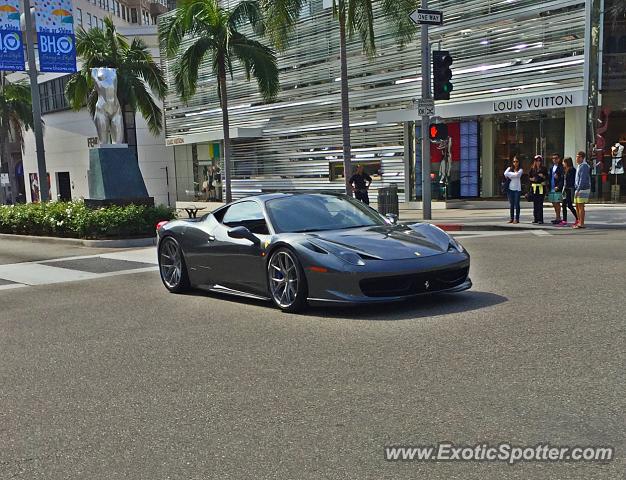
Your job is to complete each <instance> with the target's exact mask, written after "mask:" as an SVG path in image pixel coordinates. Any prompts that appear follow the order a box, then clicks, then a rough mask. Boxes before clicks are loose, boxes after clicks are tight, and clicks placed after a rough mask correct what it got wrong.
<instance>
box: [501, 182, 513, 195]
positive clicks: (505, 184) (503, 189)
mask: <svg viewBox="0 0 626 480" xmlns="http://www.w3.org/2000/svg"><path fill="white" fill-rule="evenodd" d="M510 187H511V179H510V178H506V179H505V180H504V181H503V182H502V183H501V184H500V193H501V194H502V195H507V194H508V193H509V189H510Z"/></svg>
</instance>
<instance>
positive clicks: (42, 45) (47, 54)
mask: <svg viewBox="0 0 626 480" xmlns="http://www.w3.org/2000/svg"><path fill="white" fill-rule="evenodd" d="M39 70H40V71H42V72H63V73H72V72H75V71H76V42H75V37H74V35H73V34H72V35H70V34H65V33H43V32H40V33H39Z"/></svg>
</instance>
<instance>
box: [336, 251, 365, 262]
mask: <svg viewBox="0 0 626 480" xmlns="http://www.w3.org/2000/svg"><path fill="white" fill-rule="evenodd" d="M337 256H338V257H339V258H341V259H342V260H343V261H344V262H346V263H349V264H351V265H365V262H364V261H363V259H362V258H361V257H360V256H359V254H357V253H354V252H339V253H337Z"/></svg>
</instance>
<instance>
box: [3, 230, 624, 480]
mask: <svg viewBox="0 0 626 480" xmlns="http://www.w3.org/2000/svg"><path fill="white" fill-rule="evenodd" d="M462 242H463V243H464V244H465V245H466V247H467V248H468V249H469V250H470V252H471V253H472V262H473V264H472V272H471V274H472V278H473V280H474V284H475V286H474V288H473V290H471V291H469V292H466V293H462V294H457V295H445V296H439V297H432V298H429V299H423V300H420V301H419V302H414V303H412V304H401V305H394V306H377V307H373V308H372V307H368V308H359V309H326V310H322V309H314V310H310V311H308V312H307V313H306V314H305V315H297V316H296V315H287V314H282V313H279V312H278V311H276V310H274V309H273V308H271V307H270V306H269V305H266V304H263V303H257V302H252V301H245V300H244V301H242V300H238V299H230V298H226V297H219V296H216V295H212V294H205V293H201V292H195V293H193V294H191V295H172V294H168V293H166V291H165V289H164V288H163V287H162V285H161V284H160V281H159V278H158V274H157V273H156V272H148V273H138V274H130V275H123V276H117V277H116V276H112V277H106V278H101V279H96V280H85V281H77V282H72V283H58V284H53V285H42V286H32V287H31V286H28V287H24V288H19V289H14V290H4V291H0V478H2V479H5V478H7V479H8V478H18V479H29V480H31V479H46V480H48V479H118V478H120V479H121V478H124V479H149V480H156V479H257V478H258V479H298V480H299V479H359V480H361V479H416V478H423V479H429V480H431V479H446V480H447V479H464V480H465V479H481V480H482V479H494V480H496V479H497V480H501V479H591V478H593V479H595V480H598V479H610V480H614V479H618V478H624V471H625V470H626V462H625V460H624V455H625V452H626V441H625V430H626V418H625V412H626V408H625V407H626V400H625V399H626V388H625V384H626V382H625V373H624V365H625V364H626V362H625V360H626V349H625V348H624V345H625V344H626V343H625V336H626V335H625V327H624V325H625V319H624V313H623V312H624V307H623V302H624V300H623V298H624V278H626V262H624V258H625V255H624V245H626V232H623V231H609V230H605V231H592V230H587V231H585V232H566V233H562V234H555V235H546V236H540V235H538V234H534V233H521V234H512V235H494V236H482V237H481V236H479V237H473V238H466V239H463V240H462ZM2 249H3V245H0V251H2ZM38 254H39V255H42V252H38ZM0 255H2V254H0ZM440 441H451V442H454V443H455V444H469V445H473V444H478V443H481V442H488V443H492V444H498V443H500V442H512V443H516V444H522V445H529V446H534V445H537V444H539V443H546V442H548V443H550V444H552V445H593V446H604V445H611V446H614V447H615V448H616V449H617V450H616V457H617V458H616V459H615V460H614V461H612V462H609V463H602V464H592V463H550V464H546V463H541V464H540V463H520V464H517V465H514V466H509V465H505V464H502V463H476V462H472V463H458V462H448V463H434V462H428V463H420V462H387V461H385V460H384V459H383V447H384V446H387V445H429V444H434V443H437V442H440Z"/></svg>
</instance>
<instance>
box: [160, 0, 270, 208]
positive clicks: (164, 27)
mask: <svg viewBox="0 0 626 480" xmlns="http://www.w3.org/2000/svg"><path fill="white" fill-rule="evenodd" d="M246 23H249V24H250V25H252V27H253V29H254V32H255V33H256V34H259V35H260V34H262V33H263V29H264V22H263V19H262V15H261V9H260V6H259V3H258V1H257V0H243V1H241V2H240V3H239V4H238V5H237V6H236V7H235V8H234V9H232V10H229V9H226V8H222V7H221V6H220V4H219V2H218V0H183V1H182V2H181V3H180V6H179V7H178V8H177V9H176V10H175V13H174V14H173V15H172V16H170V17H167V18H166V19H165V20H164V21H163V22H162V23H161V24H160V25H159V38H160V42H161V48H162V49H163V50H165V51H166V53H167V55H168V56H169V57H170V58H174V57H176V56H177V55H178V59H177V61H176V62H175V64H174V67H173V72H174V81H175V84H176V90H177V91H178V94H179V95H180V96H181V98H182V99H183V100H184V101H187V100H189V98H190V97H191V96H192V95H193V94H194V93H195V91H196V88H197V85H198V70H199V69H200V67H201V66H203V65H204V64H205V61H206V62H207V63H208V62H210V67H211V70H212V72H213V74H214V75H215V76H216V77H217V94H218V97H219V101H220V107H221V109H222V127H223V130H224V178H225V183H226V201H227V202H230V201H231V200H232V190H231V176H232V175H231V158H230V157H231V140H230V134H229V128H230V123H229V119H228V91H227V85H226V77H227V75H230V76H231V78H232V76H233V62H234V61H237V62H239V64H241V65H242V66H243V68H244V69H245V72H246V75H247V78H248V80H250V77H251V76H253V77H254V78H255V79H256V81H257V84H258V86H259V91H260V92H261V95H262V96H263V98H264V99H265V101H271V100H272V99H274V98H275V97H276V95H277V94H278V90H279V83H278V67H277V64H276V56H275V55H274V52H273V51H272V50H271V49H270V48H269V47H267V46H265V45H263V44H262V43H260V42H259V41H257V40H254V39H253V38H251V37H248V36H246V35H244V34H243V33H241V32H240V31H239V28H240V27H241V26H242V25H244V24H246Z"/></svg>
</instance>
